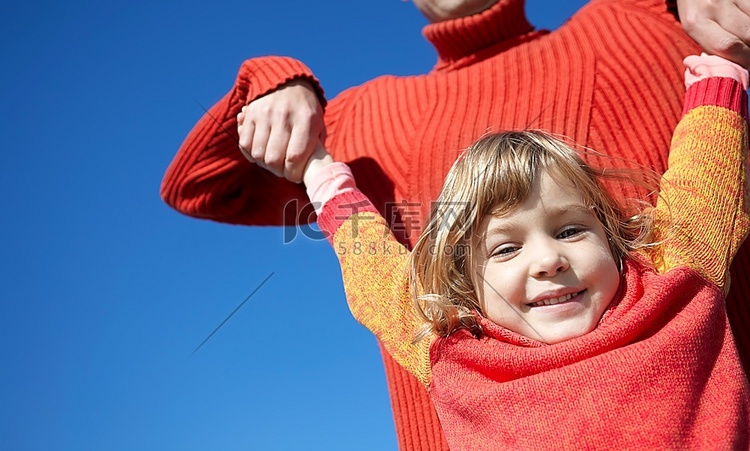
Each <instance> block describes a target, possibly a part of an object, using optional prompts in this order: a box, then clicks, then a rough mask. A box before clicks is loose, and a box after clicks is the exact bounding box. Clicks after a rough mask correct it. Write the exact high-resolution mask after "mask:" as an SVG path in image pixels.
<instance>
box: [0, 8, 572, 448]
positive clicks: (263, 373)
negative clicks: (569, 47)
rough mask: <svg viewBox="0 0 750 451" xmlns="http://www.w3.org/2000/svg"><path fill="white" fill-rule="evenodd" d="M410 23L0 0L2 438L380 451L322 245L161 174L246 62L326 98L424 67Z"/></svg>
mask: <svg viewBox="0 0 750 451" xmlns="http://www.w3.org/2000/svg"><path fill="white" fill-rule="evenodd" d="M582 3H583V2H582V1H580V0H577V1H573V2H552V1H541V0H536V1H530V2H529V5H528V15H529V17H530V20H531V21H532V23H533V24H535V25H536V26H538V27H542V28H555V27H557V26H558V25H559V24H560V23H562V22H563V21H564V20H565V19H566V18H567V17H568V16H569V15H570V14H572V13H573V12H574V10H575V9H577V8H578V7H579V6H580V5H581V4H582ZM258 4H259V5H258ZM424 24H425V20H424V19H423V18H422V17H421V16H420V15H419V13H418V12H417V11H416V9H415V8H414V7H413V5H411V4H408V3H404V2H401V1H399V0H389V1H378V2H344V1H340V0H328V1H325V2H305V1H300V0H276V1H264V2H247V1H246V2H240V1H229V0H226V1H225V0H219V1H214V2H211V3H210V4H209V3H207V2H197V1H183V2H174V1H164V2H149V3H146V2H100V1H99V2H97V1H71V2H66V3H65V4H61V3H56V2H49V3H47V2H13V3H11V4H8V3H7V2H6V4H4V5H3V7H2V9H1V10H0V41H1V42H2V43H3V44H2V45H0V61H1V62H2V67H3V70H2V71H0V86H2V88H0V89H2V95H0V111H2V112H3V118H2V120H1V121H0V164H1V165H2V166H1V167H2V170H3V176H2V177H0V189H1V191H0V192H2V194H3V199H2V205H3V210H4V211H5V213H4V214H3V219H2V222H1V223H0V227H1V230H2V234H0V274H1V276H0V277H2V282H1V283H0V296H2V302H0V339H1V340H2V347H0V449H7V450H102V449H106V450H135V449H137V450H172V449H173V450H214V449H221V450H234V449H238V450H240V449H241V450H247V449H258V450H298V449H312V450H318V449H320V450H337V449H340V450H351V449H357V450H367V449H371V450H387V449H395V448H396V438H395V434H394V430H393V421H392V417H391V411H390V404H389V401H388V394H387V389H386V384H385V378H384V376H383V369H382V364H381V359H380V355H379V351H378V348H377V346H376V343H375V340H374V338H372V337H371V336H370V334H369V333H368V332H367V331H366V330H365V329H364V328H362V327H361V326H359V325H358V324H357V323H356V322H355V321H354V320H353V319H352V318H351V316H350V314H349V312H348V310H347V308H346V305H345V301H344V297H343V290H342V287H341V279H340V275H339V271H338V267H337V264H336V260H335V257H334V253H333V251H332V250H331V249H329V248H328V245H327V244H326V243H325V242H319V241H318V242H316V241H310V240H305V239H302V238H298V239H296V240H294V241H293V242H292V243H291V244H287V245H284V244H283V243H282V229H281V228H248V227H236V226H228V225H223V224H217V223H212V222H207V221H199V220H194V219H189V218H187V217H185V216H182V215H180V214H178V213H176V212H174V211H172V210H171V209H169V208H168V207H167V206H166V205H164V204H163V203H162V202H161V200H160V198H159V196H158V189H159V183H160V181H161V177H162V174H163V172H164V170H165V169H166V167H167V165H168V164H169V161H170V160H171V158H172V156H173V155H174V152H175V151H176V150H177V148H178V147H179V145H180V143H181V141H182V139H183V138H184V136H185V135H186V134H187V132H188V131H189V130H190V128H191V127H192V125H193V124H194V123H195V122H196V121H197V120H198V118H199V117H200V116H201V115H202V112H203V111H202V109H201V106H200V105H204V106H206V107H208V106H209V105H210V104H212V103H213V102H215V101H216V100H218V98H219V97H221V95H223V94H224V93H225V92H226V91H227V90H228V89H229V87H230V86H231V84H232V82H233V80H234V77H235V74H236V71H237V69H238V67H239V65H240V63H241V62H242V60H244V59H245V58H248V57H252V56H258V55H264V54H283V55H291V56H295V57H297V58H299V59H301V60H302V61H305V62H306V63H307V64H308V65H309V66H310V67H311V68H312V69H313V71H314V72H315V73H316V74H317V75H318V77H319V78H320V80H321V82H322V83H323V86H324V88H325V89H326V92H327V93H328V95H329V96H330V95H334V94H336V93H338V92H340V91H341V90H343V89H345V88H347V87H349V86H352V85H355V84H359V83H362V82H364V81H366V80H368V79H370V78H373V77H375V76H377V75H381V74H385V73H390V74H416V73H422V72H426V71H428V70H429V69H430V68H431V67H432V65H433V64H434V62H435V53H434V51H433V49H432V48H431V47H430V45H429V44H428V43H427V42H426V41H425V40H424V39H423V38H422V36H421V28H422V26H423V25H424ZM271 273H273V275H272V276H271V278H270V279H269V280H268V282H267V283H266V284H265V285H264V286H263V287H261V289H260V290H258V292H257V293H256V294H255V295H254V296H253V297H252V298H251V299H250V300H249V301H248V302H247V303H246V304H245V305H244V306H243V307H242V308H241V309H240V310H239V311H238V312H237V313H236V314H235V315H234V316H233V317H232V318H231V319H230V320H229V321H227V323H226V324H225V325H224V326H223V327H222V328H221V329H220V330H219V331H218V332H217V333H216V334H215V335H214V336H213V337H212V338H211V339H210V340H209V341H208V342H207V343H206V344H205V345H204V346H203V347H202V348H201V349H200V350H198V351H197V352H196V353H195V354H193V355H192V356H191V352H192V351H193V350H194V349H195V347H196V346H198V345H199V344H200V343H201V342H202V341H203V340H204V339H205V338H206V337H207V336H208V335H209V334H210V333H211V331H213V330H214V328H216V327H217V326H218V325H219V324H220V323H221V322H222V321H223V320H224V319H225V318H226V317H227V315H229V314H230V313H231V312H232V311H233V310H234V309H235V308H236V307H237V305H238V304H239V303H240V302H242V300H243V299H245V297H246V296H247V295H248V294H249V293H250V292H252V291H253V289H255V288H256V287H257V286H258V284H260V283H261V282H262V281H263V280H264V279H265V278H266V277H268V276H269V274H271Z"/></svg>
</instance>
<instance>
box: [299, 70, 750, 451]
mask: <svg viewBox="0 0 750 451" xmlns="http://www.w3.org/2000/svg"><path fill="white" fill-rule="evenodd" d="M686 65H687V66H688V71H687V73H686V85H687V86H688V91H687V95H686V100H685V108H684V112H685V115H684V117H683V119H682V121H681V122H680V124H679V126H678V127H677V130H676V131H675V134H674V139H673V143H672V149H671V154H670V157H669V170H668V171H667V172H666V173H665V174H664V176H663V178H662V183H661V192H660V195H659V200H658V202H657V205H656V207H655V208H654V209H651V210H647V211H644V212H642V213H641V214H638V215H635V216H630V217H627V215H626V214H625V213H623V212H622V211H621V208H620V207H619V206H618V204H617V203H616V202H615V201H614V200H613V198H612V197H611V196H610V195H609V194H608V193H607V192H606V191H605V190H604V189H602V187H601V185H600V182H599V179H600V178H601V176H602V174H600V173H597V172H596V171H595V170H593V169H591V168H589V167H587V166H586V165H585V164H584V162H583V161H582V160H581V159H580V157H579V156H578V155H576V153H575V151H574V150H573V149H571V148H570V147H569V146H567V145H566V144H565V143H563V142H561V141H559V140H557V139H554V138H552V137H550V136H547V135H545V134H542V133H536V132H510V133H502V134H495V135H491V136H488V137H485V138H483V139H481V140H480V141H478V142H477V143H475V144H474V145H472V146H471V148H469V149H468V150H467V151H466V153H465V154H464V155H463V156H462V157H461V158H460V159H459V160H458V161H457V162H456V163H455V165H454V166H453V168H452V169H451V170H450V172H449V174H448V176H447V179H446V181H445V185H444V187H443V190H442V192H441V194H440V197H439V198H438V200H437V202H436V204H435V207H434V208H433V213H432V217H431V220H430V223H429V225H428V226H427V228H426V229H425V230H424V231H423V234H422V236H421V238H420V239H419V241H418V243H417V245H416V246H415V248H414V250H413V253H412V254H411V255H409V254H408V252H406V251H405V250H404V249H403V248H402V247H401V245H400V244H399V243H398V242H397V241H396V240H395V238H394V237H393V236H392V234H391V233H390V230H389V229H388V225H387V224H386V222H385V220H384V219H383V218H382V217H380V215H379V214H378V213H377V210H376V209H375V208H374V207H373V206H372V205H371V204H370V203H369V202H368V201H367V199H366V197H365V196H364V195H363V194H362V193H360V192H359V191H358V190H357V189H356V187H355V185H354V181H353V179H352V177H351V172H350V171H349V170H348V167H346V166H345V165H343V164H341V163H333V162H332V160H331V159H330V157H329V156H327V154H325V152H324V151H323V150H322V149H320V150H319V151H318V152H317V153H316V155H315V156H314V157H313V159H312V160H311V162H310V164H309V165H308V168H307V170H306V174H305V183H306V185H307V189H308V194H309V195H310V198H311V200H312V201H313V202H316V203H319V204H322V207H320V208H318V214H319V217H318V223H319V225H320V227H321V229H322V230H323V231H324V232H326V233H327V234H328V239H329V241H330V242H331V243H332V245H333V246H334V249H335V250H336V254H337V256H338V258H339V260H340V263H341V267H342V273H343V279H344V284H345V287H346V294H347V300H348V302H349V306H350V308H351V311H352V313H353V314H354V316H355V317H356V318H357V319H358V320H359V321H360V322H361V323H362V324H364V325H365V326H366V327H367V328H368V329H370V330H371V331H372V332H373V333H374V334H375V335H376V336H377V337H378V338H379V339H380V340H381V341H382V342H383V344H384V346H385V348H386V349H387V350H388V352H389V353H390V354H391V355H392V356H393V357H394V359H395V360H396V361H397V362H399V364H401V365H403V366H404V367H405V368H406V369H407V370H408V371H409V372H410V373H411V374H413V375H414V376H415V377H416V378H417V379H418V380H419V381H420V382H421V383H423V384H424V385H425V386H426V388H427V390H428V392H429V394H430V396H431V399H432V400H433V402H434V405H435V408H436V410H437V413H438V416H439V418H440V421H441V425H442V427H443V429H444V432H445V436H446V439H447V441H448V444H449V446H450V448H451V449H452V450H464V449H488V450H496V449H579V448H585V449H590V448H597V449H598V448H606V449H623V448H626V449H654V448H656V449H748V448H749V447H750V442H749V439H748V431H750V397H749V394H750V390H749V388H748V383H747V379H746V378H745V375H744V374H743V371H742V368H741V365H740V362H739V358H738V355H737V352H736V350H735V345H734V340H733V338H732V335H731V332H730V328H729V323H728V321H727V316H726V312H725V307H724V294H725V293H726V291H727V287H728V283H729V281H728V267H729V263H730V261H731V260H732V258H733V256H734V253H735V252H736V250H737V248H738V246H739V245H740V243H741V242H742V241H743V239H744V238H745V235H746V234H747V232H748V228H749V227H750V226H749V222H750V220H749V219H748V213H749V212H748V210H749V209H750V206H749V201H748V197H747V184H746V182H747V180H746V177H747V170H748V168H747V157H748V154H747V123H746V120H745V117H746V114H747V111H746V108H747V106H746V105H747V98H746V92H745V90H746V89H747V83H748V81H747V78H748V77H747V72H745V71H744V70H742V69H741V68H739V67H738V66H735V65H733V64H731V63H728V62H725V61H723V60H721V59H719V58H717V57H708V56H701V57H689V58H687V59H686ZM415 299H416V304H417V309H416V310H417V312H416V313H415V311H414V308H413V304H414V300H415Z"/></svg>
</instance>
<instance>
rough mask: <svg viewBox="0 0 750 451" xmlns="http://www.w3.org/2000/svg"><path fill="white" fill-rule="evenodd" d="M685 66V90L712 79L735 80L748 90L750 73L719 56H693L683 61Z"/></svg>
mask: <svg viewBox="0 0 750 451" xmlns="http://www.w3.org/2000/svg"><path fill="white" fill-rule="evenodd" d="M683 64H685V88H689V87H690V86H691V85H692V84H694V83H696V82H698V81H700V80H703V79H704V78H710V77H725V78H733V79H735V80H737V81H738V82H740V83H741V84H742V86H743V88H745V89H747V88H748V73H747V71H746V70H745V69H744V68H742V66H740V65H738V64H735V63H733V62H731V61H728V60H725V59H724V58H721V57H719V56H715V55H706V54H705V53H703V54H701V56H697V55H691V56H688V57H687V58H685V60H684V61H683Z"/></svg>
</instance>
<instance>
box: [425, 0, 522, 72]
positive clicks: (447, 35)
mask: <svg viewBox="0 0 750 451" xmlns="http://www.w3.org/2000/svg"><path fill="white" fill-rule="evenodd" d="M524 3H525V2H524V0H500V1H498V2H497V3H495V4H494V5H492V6H491V7H490V8H488V9H486V10H485V11H482V12H481V13H478V14H474V15H471V16H467V17H460V18H458V19H452V20H446V21H443V22H437V23H433V24H430V25H427V26H425V27H424V29H423V30H422V34H423V35H424V37H425V38H426V39H427V40H428V41H430V42H431V43H432V45H433V46H434V47H435V49H436V50H437V52H438V62H437V65H436V66H435V70H441V69H449V68H453V67H455V66H457V65H459V66H460V65H462V64H461V62H462V60H465V59H470V58H471V57H475V56H477V55H478V54H479V53H481V52H482V50H485V49H488V48H490V47H493V46H495V45H497V44H501V43H504V42H506V43H508V42H509V41H512V40H515V38H520V37H522V36H524V35H526V34H528V33H530V32H532V31H534V27H533V26H531V24H530V23H529V21H528V20H527V19H526V13H525V11H524Z"/></svg>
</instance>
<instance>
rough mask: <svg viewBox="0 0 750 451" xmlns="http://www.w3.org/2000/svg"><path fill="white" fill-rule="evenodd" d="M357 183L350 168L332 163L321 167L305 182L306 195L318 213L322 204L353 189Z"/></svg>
mask: <svg viewBox="0 0 750 451" xmlns="http://www.w3.org/2000/svg"><path fill="white" fill-rule="evenodd" d="M356 189H357V184H356V183H355V182H354V176H353V175H352V171H351V169H349V166H347V165H346V164H344V163H332V164H329V165H328V166H326V167H325V168H323V169H321V170H320V172H318V174H317V175H316V176H315V178H314V179H313V180H312V181H310V183H308V184H307V197H309V198H310V202H312V204H313V206H315V213H317V214H318V215H320V212H321V211H322V210H323V205H325V203H326V202H328V201H329V200H331V199H332V198H333V197H335V196H338V195H339V194H342V193H348V192H351V191H355V190H356Z"/></svg>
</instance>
